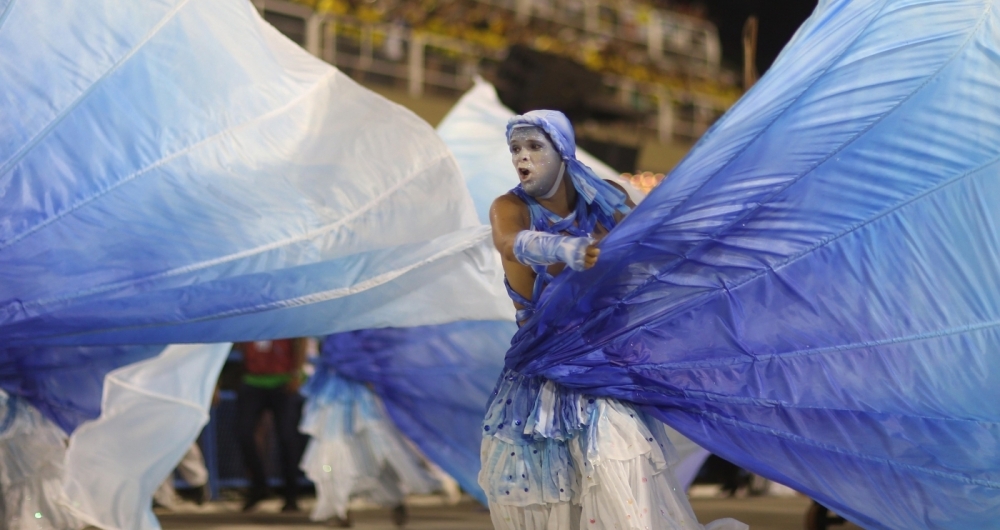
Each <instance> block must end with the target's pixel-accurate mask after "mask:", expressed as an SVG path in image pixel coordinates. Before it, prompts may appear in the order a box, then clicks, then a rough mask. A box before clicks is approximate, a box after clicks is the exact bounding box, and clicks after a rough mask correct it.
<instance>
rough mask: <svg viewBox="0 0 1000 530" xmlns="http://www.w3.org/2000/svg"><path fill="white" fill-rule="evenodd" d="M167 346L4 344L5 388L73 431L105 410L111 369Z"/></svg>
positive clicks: (0, 384) (1, 380)
mask: <svg viewBox="0 0 1000 530" xmlns="http://www.w3.org/2000/svg"><path fill="white" fill-rule="evenodd" d="M162 350H163V348H162V347H159V346H137V347H136V346H84V347H62V348H58V347H55V348H34V347H25V348H0V388H2V389H4V390H6V391H7V392H8V393H10V394H12V395H15V396H20V397H23V398H25V399H27V400H28V401H29V402H30V403H31V404H32V405H34V406H35V408H37V409H39V411H40V412H41V413H42V414H44V415H45V416H46V417H47V418H49V419H50V420H52V421H53V422H55V424H56V425H58V426H59V427H60V428H62V429H63V430H64V431H66V432H67V433H70V432H73V431H74V430H75V429H76V428H77V427H78V426H79V425H80V424H81V423H83V422H85V421H88V420H93V419H96V418H97V416H98V415H99V414H100V412H101V389H102V388H103V387H104V376H105V375H107V373H108V372H110V371H112V370H114V369H116V368H120V367H122V366H125V365H128V364H132V363H136V362H139V361H142V360H145V359H149V358H151V357H154V356H156V355H157V354H158V353H160V352H161V351H162ZM0 430H2V429H0Z"/></svg>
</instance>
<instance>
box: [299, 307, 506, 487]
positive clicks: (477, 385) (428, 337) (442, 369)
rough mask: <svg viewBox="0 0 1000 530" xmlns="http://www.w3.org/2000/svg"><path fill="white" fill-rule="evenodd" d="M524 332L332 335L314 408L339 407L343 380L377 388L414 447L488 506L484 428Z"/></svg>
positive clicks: (431, 329) (492, 325)
mask: <svg viewBox="0 0 1000 530" xmlns="http://www.w3.org/2000/svg"><path fill="white" fill-rule="evenodd" d="M516 330H517V325H515V324H514V323H513V322H509V321H482V322H453V323H450V324H441V325H435V326H417V327H411V328H382V329H372V330H361V331H352V332H346V333H338V334H334V335H330V336H328V337H326V338H325V339H324V340H323V344H322V348H321V353H320V358H319V360H318V361H317V363H316V374H315V375H314V376H313V377H312V379H310V381H309V384H308V387H307V393H308V396H309V399H310V400H315V401H317V402H323V401H324V400H326V401H333V400H334V399H336V396H332V395H331V396H324V395H323V392H336V391H337V389H338V388H340V387H342V385H336V384H327V382H326V379H332V378H333V377H334V376H335V375H339V376H340V377H345V378H348V379H352V380H354V381H361V382H365V383H368V384H370V385H371V387H372V389H373V390H374V391H375V392H376V393H377V394H378V395H379V397H381V398H382V401H383V403H384V404H385V408H386V410H387V411H388V413H389V415H390V416H391V417H392V419H393V421H394V422H395V424H396V426H397V427H399V429H400V431H402V432H403V433H404V434H405V435H406V436H407V437H408V438H409V439H410V440H412V441H413V442H414V443H415V444H416V445H417V447H419V448H420V450H421V451H422V452H423V453H424V454H425V455H426V456H427V458H429V459H430V460H431V461H433V462H434V463H436V464H437V465H438V466H440V467H441V469H443V470H444V471H445V472H447V473H448V474H449V475H451V476H452V477H454V478H455V480H456V481H457V482H458V483H459V484H460V485H461V486H462V489H464V490H465V491H466V492H468V493H469V494H470V495H472V496H474V497H476V498H477V499H478V500H479V501H480V502H482V503H484V504H485V503H486V497H485V495H484V494H483V491H482V488H480V487H479V485H478V483H477V480H476V477H477V475H478V473H479V443H480V440H481V439H482V434H481V430H482V427H481V424H482V421H483V414H484V413H485V410H486V403H487V401H488V399H489V396H490V392H492V391H493V387H494V385H495V383H496V379H497V376H498V375H499V374H500V371H501V369H502V368H503V352H504V351H506V350H507V348H508V347H509V345H510V338H511V337H512V336H513V335H514V332H515V331H516Z"/></svg>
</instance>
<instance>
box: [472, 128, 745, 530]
mask: <svg viewBox="0 0 1000 530" xmlns="http://www.w3.org/2000/svg"><path fill="white" fill-rule="evenodd" d="M507 143H508V146H509V147H510V153H511V161H512V162H513V165H514V169H515V170H516V171H517V174H518V177H519V179H520V181H521V182H520V184H519V185H518V186H517V187H516V188H514V189H512V190H511V191H510V192H509V193H507V194H505V195H503V196H501V197H499V198H497V199H496V201H494V203H493V206H492V208H491V210H490V224H491V225H492V227H493V242H494V244H495V245H496V247H497V250H499V251H500V254H501V256H502V258H503V259H502V262H503V267H504V272H505V275H506V284H507V291H508V293H509V294H510V297H511V299H512V300H513V302H514V306H515V307H516V308H517V321H518V324H523V323H524V322H526V321H527V320H529V319H530V318H531V317H532V315H533V314H534V312H535V308H536V307H537V305H538V304H539V302H540V301H541V300H542V299H543V298H544V297H545V294H546V291H545V289H546V287H547V286H548V285H549V283H551V282H552V280H553V279H554V277H555V276H556V275H558V274H561V273H563V271H564V269H565V268H566V267H567V266H568V267H570V268H571V269H573V270H577V271H582V270H586V269H589V268H590V267H593V266H594V264H595V263H596V262H597V260H598V258H599V256H600V249H599V248H598V246H597V244H598V242H599V241H600V240H601V239H602V238H603V237H604V236H605V235H606V234H607V233H608V231H609V230H611V229H612V228H614V226H615V225H616V224H617V223H618V222H619V221H621V219H622V218H623V217H624V216H625V215H626V214H627V213H628V212H629V211H631V208H632V207H634V205H633V204H632V203H631V202H630V201H629V200H628V198H627V196H626V194H625V192H624V190H622V189H621V188H619V187H618V186H617V185H616V184H612V183H609V182H605V181H603V180H601V179H600V178H598V177H597V175H595V174H594V172H593V171H592V170H591V169H590V168H588V167H587V166H585V165H583V164H582V163H581V162H580V161H579V160H577V159H576V145H575V139H574V134H573V127H572V125H571V124H570V123H569V120H568V119H567V118H566V116H564V115H563V114H562V113H560V112H557V111H551V110H538V111H532V112H528V113H526V114H524V115H521V116H515V117H514V118H511V120H510V122H509V123H508V124H507ZM481 457H482V470H481V472H480V475H479V484H480V485H481V486H482V487H483V489H484V490H485V491H486V495H487V497H488V499H489V504H490V515H491V517H492V519H493V525H494V526H495V527H496V528H497V529H500V530H563V529H565V530H569V529H573V530H577V529H594V530H603V529H607V530H611V529H636V530H639V529H653V530H668V529H669V530H680V529H684V530H698V529H702V528H705V527H703V526H702V525H700V524H699V523H698V521H697V519H696V518H695V516H694V513H693V512H692V510H691V506H690V504H689V503H688V501H687V496H686V494H685V492H684V491H683V490H681V489H680V487H679V486H678V485H677V480H676V478H675V477H674V472H673V469H672V466H673V465H674V464H676V463H677V458H676V453H675V452H674V450H673V447H672V446H671V445H670V442H669V440H668V439H667V435H666V432H665V430H664V426H663V424H662V423H660V422H659V421H657V420H654V419H650V418H647V417H646V416H645V415H643V414H642V413H640V412H639V411H637V410H636V409H635V408H633V406H632V405H631V404H628V403H623V402H621V401H618V400H615V399H609V398H600V397H589V396H586V395H582V394H580V393H578V392H575V391H573V390H571V389H567V388H562V387H560V386H557V385H556V384H554V383H552V382H551V381H547V380H545V379H543V378H540V377H526V376H523V375H520V374H518V373H516V372H514V371H512V370H509V369H508V370H505V371H504V373H503V374H501V376H500V381H499V382H498V383H497V387H496V389H495V391H494V393H493V396H492V400H491V402H490V405H489V410H488V411H487V415H486V419H485V420H484V422H483V444H482V450H481ZM707 528H710V529H712V530H743V529H746V528H747V526H746V525H744V524H742V523H740V522H738V521H735V520H733V519H722V520H719V521H715V522H713V523H710V524H709V525H707Z"/></svg>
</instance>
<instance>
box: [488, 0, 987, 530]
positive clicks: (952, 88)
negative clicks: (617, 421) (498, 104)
mask: <svg viewBox="0 0 1000 530" xmlns="http://www.w3.org/2000/svg"><path fill="white" fill-rule="evenodd" d="M998 8H1000V5H997V2H995V1H982V0H979V1H945V2H925V1H903V0H888V1H875V0H872V1H834V0H827V1H822V2H820V5H819V7H818V8H817V10H816V12H815V13H814V15H813V16H812V17H811V18H810V19H809V20H808V21H807V22H806V23H805V24H804V26H803V27H802V28H801V29H800V30H799V32H798V33H797V34H796V36H795V37H794V38H793V40H792V42H791V43H790V44H789V45H788V47H787V48H786V49H785V50H784V52H783V53H782V54H781V56H780V57H779V59H778V60H777V61H776V63H775V64H774V66H773V67H772V68H771V70H770V71H769V72H768V74H767V75H766V76H764V77H763V78H762V79H761V81H760V82H759V83H758V84H757V85H755V86H754V88H753V90H751V91H750V92H749V93H748V94H747V95H746V96H745V97H744V98H743V99H742V100H741V101H740V102H739V103H738V104H737V105H736V106H735V107H734V108H733V109H732V110H731V111H730V112H729V113H728V114H727V115H726V116H725V117H723V118H722V119H721V120H720V121H719V122H718V123H717V124H715V126H713V127H712V129H711V130H710V131H709V132H708V133H707V134H706V135H705V136H704V137H703V138H702V140H701V141H700V142H699V144H698V145H697V146H696V147H695V149H694V150H693V151H692V152H691V153H690V155H689V156H688V157H687V158H686V159H685V160H684V161H683V162H682V163H681V164H680V165H679V166H678V167H677V168H676V169H675V170H674V171H673V173H672V174H671V175H670V176H669V178H668V179H667V180H666V181H665V182H664V183H663V184H661V185H660V186H659V187H658V188H657V189H655V190H654V191H653V192H652V193H651V194H650V196H649V197H648V198H647V200H646V201H645V202H644V203H643V204H641V205H640V206H639V207H638V208H637V209H636V210H635V211H634V212H633V213H632V214H631V215H630V216H629V217H627V218H626V219H625V221H624V222H623V223H622V224H621V225H620V226H619V227H618V228H616V229H615V230H614V231H612V232H611V234H610V235H609V236H608V237H607V238H606V239H605V240H604V242H603V243H602V245H601V246H602V252H601V259H600V261H599V262H598V264H597V266H596V267H595V268H593V269H592V270H590V271H586V272H584V273H568V274H564V275H561V276H560V277H559V278H557V279H556V280H555V282H553V284H552V285H551V286H550V290H551V292H550V293H549V297H548V298H547V300H546V302H545V303H543V304H542V305H541V307H540V308H539V309H538V312H537V313H536V315H535V317H534V318H533V319H532V320H530V321H529V322H528V323H527V324H526V325H525V326H524V327H522V328H521V329H520V330H519V333H518V335H517V336H516V337H515V340H514V346H513V347H512V349H511V350H510V352H509V353H508V356H507V366H508V367H509V368H511V369H514V370H517V371H518V372H521V373H524V374H533V375H542V376H544V377H546V378H548V379H551V380H553V381H556V382H557V383H559V384H562V385H565V386H567V387H570V388H574V389H579V390H581V391H584V392H587V393H592V394H598V395H605V396H613V397H617V398H620V399H625V400H629V401H632V402H635V403H638V404H640V405H643V406H645V407H647V409H648V410H649V411H650V412H652V413H653V414H655V415H657V416H658V417H660V418H662V419H663V420H664V421H666V422H667V423H669V424H670V425H672V426H673V427H675V428H677V429H678V430H680V431H681V432H682V433H683V434H685V435H687V436H688V437H690V438H691V439H693V440H694V441H696V442H698V443H699V444H701V445H703V446H704V447H706V448H709V449H710V450H712V452H714V453H717V454H719V455H722V456H724V457H725V458H727V459H729V460H732V461H734V462H736V463H738V464H740V465H742V466H744V467H747V468H749V469H751V470H753V471H756V472H758V473H761V474H762V475H765V476H767V477H769V478H772V479H775V480H778V481H780V482H783V483H785V484H788V485H790V486H792V487H794V488H796V489H798V490H800V491H803V492H805V493H807V494H809V495H810V496H812V497H814V498H816V499H817V500H819V501H820V502H822V503H824V504H826V505H827V506H829V507H831V508H833V509H835V510H836V511H837V512H839V513H841V514H843V515H845V516H846V517H848V518H849V519H851V520H853V521H855V522H857V523H858V524H860V525H862V526H864V527H865V528H894V529H912V528H955V529H967V528H1000V522H998V521H1000V431H998V429H997V422H998V421H1000V413H998V412H997V408H996V406H995V403H996V402H997V401H998V400H1000V388H998V386H997V385H996V381H997V378H998V376H1000V356H998V355H997V351H998V348H1000V332H998V324H997V323H998V322H1000V294H998V293H1000V285H998V282H997V278H1000V233H998V230H997V227H998V226H1000V206H998V204H1000V203H998V202H997V201H996V200H995V197H997V196H998V195H1000V178H998V176H1000V175H998V170H997V161H998V160H1000V145H998V144H997V142H996V138H997V137H998V136H1000V104H998V99H997V98H996V94H997V93H998V91H1000V61H998V60H997V57H998V50H1000V12H998Z"/></svg>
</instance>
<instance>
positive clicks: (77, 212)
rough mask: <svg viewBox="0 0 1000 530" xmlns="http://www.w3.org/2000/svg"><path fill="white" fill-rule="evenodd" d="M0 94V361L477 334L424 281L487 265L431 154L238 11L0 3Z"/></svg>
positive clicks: (182, 0)
mask: <svg viewBox="0 0 1000 530" xmlns="http://www.w3.org/2000/svg"><path fill="white" fill-rule="evenodd" d="M0 78H2V79H4V90H3V92H2V94H0V113H2V116H3V119H2V120H0V211H2V212H4V215H3V218H2V220H0V337H2V338H3V343H4V344H5V345H10V346H13V345H42V344H46V345H81V344H122V343H128V344H137V343H139V344H166V343H176V342H218V341H230V340H244V339H248V340H249V339H255V338H274V337H279V336H303V335H313V334H324V333H330V332H335V331H342V330H348V329H355V328H357V327H377V326H386V325H390V324H394V325H422V324H431V323H438V322H447V321H450V320H453V319H454V318H455V317H454V316H453V315H451V314H447V313H446V312H426V311H422V308H421V307H420V304H419V303H414V301H415V299H417V298H421V297H422V298H423V299H425V300H426V301H430V302H435V301H442V300H443V301H446V302H449V303H442V304H440V306H441V307H448V308H453V309H454V311H455V312H457V313H464V315H463V316H462V317H459V318H486V319H488V318H493V317H495V316H496V315H495V314H494V312H493V310H494V309H496V308H495V307H493V306H489V305H487V306H485V307H484V306H481V305H477V304H476V302H477V301H478V299H477V298H476V297H469V296H455V295H456V293H455V291H454V290H453V289H449V288H448V287H447V286H443V285H442V282H443V281H445V280H439V279H436V278H437V277H438V276H439V274H423V275H422V273H424V272H426V271H428V270H430V269H432V268H433V267H434V265H435V264H443V263H444V262H446V261H449V260H450V261H451V263H449V264H448V265H449V266H448V267H443V266H442V267H439V269H440V270H444V269H445V268H447V269H449V270H451V271H453V272H452V274H453V275H458V276H461V275H462V274H463V267H462V266H456V265H455V262H469V265H468V266H466V267H464V269H465V270H466V271H467V275H468V276H469V278H467V279H466V281H464V282H463V287H464V288H472V287H470V286H475V284H476V283H475V282H476V279H480V278H483V277H484V275H483V274H482V272H483V271H482V270H481V269H482V268H483V266H484V263H485V260H484V259H482V258H483V256H484V255H485V252H486V251H491V250H492V249H490V248H489V243H488V241H486V240H487V239H488V235H487V233H486V231H485V230H483V229H482V227H480V226H479V225H478V223H477V222H476V217H475V214H474V211H473V209H472V204H471V200H470V198H469V196H468V192H467V191H466V190H465V188H464V186H463V185H462V184H463V181H462V178H461V174H460V173H459V170H458V167H457V165H456V164H455V162H454V159H453V158H452V156H451V154H450V153H449V151H448V149H447V148H446V147H445V145H444V144H443V142H441V141H440V140H439V139H438V138H437V137H436V135H435V134H434V131H433V130H432V129H431V127H430V126H428V125H427V124H426V123H425V122H424V121H422V120H421V119H419V118H418V117H416V116H415V115H413V114H412V113H410V112H409V111H407V110H405V109H403V108H402V107H400V106H398V105H395V104H393V103H391V102H389V101H387V100H385V99H383V98H381V97H380V96H377V95H376V94H374V93H372V92H370V91H367V90H366V89H364V88H362V87H360V86H358V85H357V84H355V83H354V82H353V81H351V80H350V79H349V78H347V77H346V76H345V75H343V74H342V73H340V72H339V71H337V70H336V69H335V68H333V67H332V66H330V65H328V64H325V63H323V62H322V61H320V60H318V59H316V58H314V57H312V56H310V55H309V54H307V53H306V52H305V51H303V50H302V49H301V48H299V47H298V46H297V45H296V44H294V43H293V42H291V41H289V40H288V39H286V38H285V37H284V36H282V35H281V34H280V33H278V31H277V30H276V29H274V28H273V27H271V26H270V25H268V24H267V23H265V22H264V21H263V20H262V19H261V18H260V17H259V16H258V14H257V13H256V11H255V10H254V8H253V6H252V5H250V4H249V3H248V2H244V1H239V0H209V1H207V2H206V1H198V2H194V1H186V0H143V1H141V2H127V3H122V2H114V1H111V0H108V1H101V2H98V3H97V4H94V3H87V4H70V5H64V4H63V3H62V2H56V1H54V0H42V1H37V2H36V1H31V2H27V1H20V0H18V1H10V2H4V3H2V4H0ZM440 270H439V271H438V272H440ZM407 296H409V297H410V298H409V299H407V298H406V297H407ZM435 296H436V297H437V298H438V300H435V299H434V297H435ZM398 299H404V302H402V303H397V300H398ZM393 304H395V305H396V306H398V307H401V309H397V310H395V311H390V313H392V314H391V315H388V316H387V314H379V315H376V314H374V313H376V312H377V311H378V310H379V309H382V308H384V307H387V306H389V305H393ZM470 304H471V305H470ZM463 306H464V307H463ZM304 307H307V310H304V309H302V308H304ZM407 310H408V312H407ZM345 315H347V316H345ZM355 315H360V318H359V317H356V316H355ZM348 316H349V317H350V318H348ZM428 319H430V320H428Z"/></svg>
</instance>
